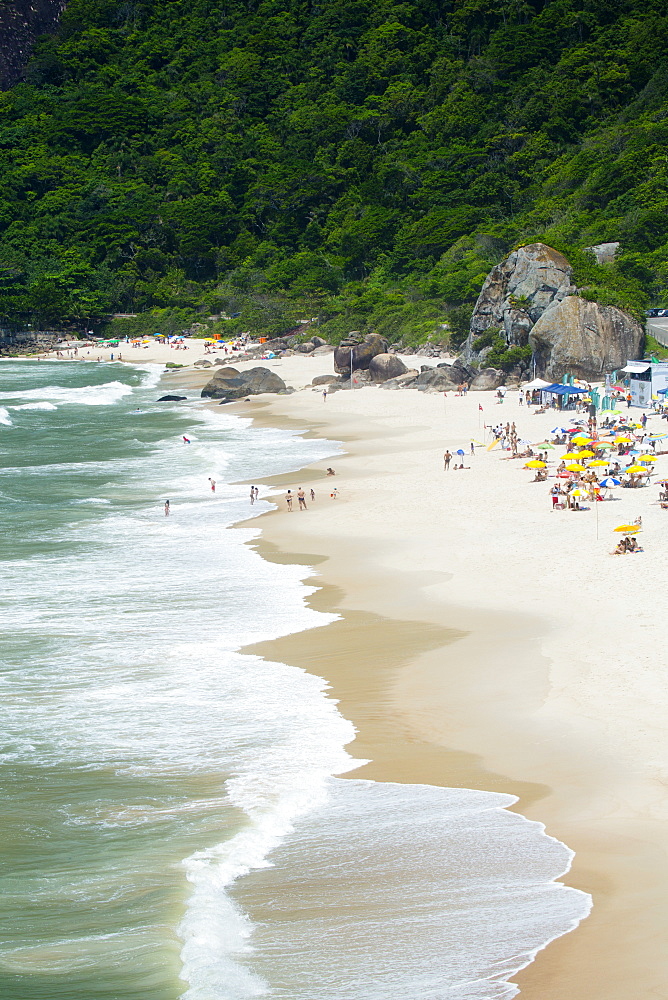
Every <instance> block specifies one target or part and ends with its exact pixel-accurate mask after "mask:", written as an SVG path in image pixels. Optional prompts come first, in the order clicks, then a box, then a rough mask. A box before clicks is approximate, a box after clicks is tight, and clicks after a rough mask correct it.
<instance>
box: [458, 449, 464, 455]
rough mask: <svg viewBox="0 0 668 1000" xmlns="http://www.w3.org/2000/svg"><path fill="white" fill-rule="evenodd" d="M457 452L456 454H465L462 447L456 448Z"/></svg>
mask: <svg viewBox="0 0 668 1000" xmlns="http://www.w3.org/2000/svg"><path fill="white" fill-rule="evenodd" d="M457 454H458V455H463V454H465V452H464V449H463V448H458V449H457Z"/></svg>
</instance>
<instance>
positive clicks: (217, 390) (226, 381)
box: [202, 368, 287, 402]
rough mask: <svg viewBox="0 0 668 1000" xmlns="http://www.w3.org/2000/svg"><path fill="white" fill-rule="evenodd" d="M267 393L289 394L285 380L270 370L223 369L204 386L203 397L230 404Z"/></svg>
mask: <svg viewBox="0 0 668 1000" xmlns="http://www.w3.org/2000/svg"><path fill="white" fill-rule="evenodd" d="M229 372H234V374H233V375H232V374H229ZM226 373H228V374H226ZM265 392H287V386H286V384H285V382H284V381H283V379H282V378H280V376H279V375H277V374H276V372H272V371H271V370H270V369H269V368H250V369H249V370H248V371H245V372H238V371H236V370H235V369H234V368H231V369H229V368H228V369H225V368H221V369H220V370H219V371H217V372H216V374H215V375H214V376H213V378H212V379H211V380H210V381H209V382H207V384H206V385H205V386H204V388H203V389H202V396H203V397H205V398H209V399H220V400H223V401H224V402H230V401H231V400H233V399H243V398H244V397H245V396H259V395H261V394H262V393H265Z"/></svg>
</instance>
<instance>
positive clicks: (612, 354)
mask: <svg viewBox="0 0 668 1000" xmlns="http://www.w3.org/2000/svg"><path fill="white" fill-rule="evenodd" d="M613 246H614V247H615V249H616V247H617V245H616V244H605V245H603V244H602V245H601V246H600V247H595V248H591V249H592V251H593V252H596V251H600V252H602V253H603V252H608V253H609V252H612V251H611V249H610V248H612V247H613ZM488 330H493V331H495V332H498V334H500V335H501V336H502V337H503V339H504V340H505V343H506V344H507V346H508V347H509V348H512V347H527V346H528V347H530V348H531V349H532V352H533V358H532V367H533V366H535V367H534V370H535V373H536V374H537V375H540V376H544V377H547V378H554V379H558V378H561V377H562V376H563V374H564V373H565V372H569V373H571V374H573V375H576V376H579V377H580V378H585V379H596V378H600V377H601V375H602V374H603V373H605V372H609V371H612V370H613V369H615V368H620V367H621V366H622V365H623V364H625V362H626V361H627V360H628V359H629V358H636V357H638V355H639V353H640V350H641V348H642V342H643V331H642V328H641V326H640V324H639V323H637V322H636V320H634V319H633V317H632V316H629V315H628V314H627V313H625V312H622V310H620V309H615V308H613V307H611V306H601V305H598V303H596V302H589V301H588V300H586V299H584V298H582V297H580V296H578V295H577V288H576V287H575V286H574V285H573V269H572V267H571V265H570V263H569V262H568V260H567V259H566V258H565V257H564V256H563V254H561V253H559V252H558V251H557V250H554V249H553V248H552V247H549V246H546V245H545V244H544V243H532V244H530V245H529V246H526V247H520V248H519V249H518V250H514V251H513V252H512V253H511V254H509V255H508V256H507V257H506V258H505V260H503V261H502V262H501V263H500V264H497V266H496V267H494V268H492V270H491V271H490V273H489V274H488V276H487V278H486V279H485V282H484V284H483V286H482V290H481V292H480V295H479V296H478V300H477V302H476V305H475V309H474V310H473V315H472V316H471V329H470V333H469V337H468V339H467V341H466V345H465V348H464V351H463V355H462V359H463V360H464V361H465V362H467V363H470V362H475V363H477V364H478V365H479V366H481V365H484V361H485V357H486V355H487V354H488V353H489V351H490V347H489V346H485V347H483V348H482V349H481V350H476V346H475V344H476V340H477V339H478V338H479V337H480V336H481V335H482V334H484V333H485V332H486V331H488ZM526 368H527V370H528V362H527V364H526ZM482 374H483V373H482V372H481V375H482ZM515 374H520V372H519V371H518V372H516V373H515ZM478 378H480V376H478ZM475 381H477V379H476V380H475ZM485 381H486V382H492V381H494V379H493V378H492V376H491V375H489V376H488V377H487V379H486V380H485ZM497 384H500V383H497ZM490 387H492V386H491V385H490ZM471 388H478V386H477V385H472V386H471Z"/></svg>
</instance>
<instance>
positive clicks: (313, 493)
mask: <svg viewBox="0 0 668 1000" xmlns="http://www.w3.org/2000/svg"><path fill="white" fill-rule="evenodd" d="M314 500H315V490H314V489H313V487H311V503H313V501H314Z"/></svg>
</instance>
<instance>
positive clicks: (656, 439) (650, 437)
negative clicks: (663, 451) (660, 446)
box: [649, 434, 668, 441]
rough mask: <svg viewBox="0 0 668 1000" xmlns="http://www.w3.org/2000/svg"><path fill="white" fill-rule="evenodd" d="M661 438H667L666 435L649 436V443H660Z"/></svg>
mask: <svg viewBox="0 0 668 1000" xmlns="http://www.w3.org/2000/svg"><path fill="white" fill-rule="evenodd" d="M662 438H668V434H650V436H649V440H650V441H660V440H661V439H662Z"/></svg>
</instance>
